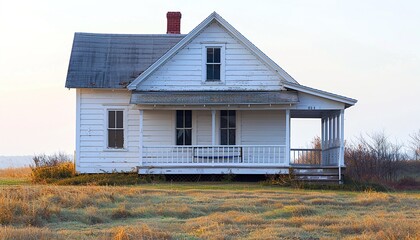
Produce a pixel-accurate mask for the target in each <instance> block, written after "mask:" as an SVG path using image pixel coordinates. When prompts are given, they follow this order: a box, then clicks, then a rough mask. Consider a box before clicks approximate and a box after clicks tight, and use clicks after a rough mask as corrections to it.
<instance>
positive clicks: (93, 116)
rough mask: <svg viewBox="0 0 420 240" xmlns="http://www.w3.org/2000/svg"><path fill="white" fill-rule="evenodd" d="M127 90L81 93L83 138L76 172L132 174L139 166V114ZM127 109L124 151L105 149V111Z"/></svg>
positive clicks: (86, 90)
mask: <svg viewBox="0 0 420 240" xmlns="http://www.w3.org/2000/svg"><path fill="white" fill-rule="evenodd" d="M130 96H131V93H130V92H129V91H126V90H101V89H98V90H96V89H80V110H79V113H80V138H79V141H80V142H79V144H78V146H79V150H78V154H79V156H77V159H78V160H77V162H76V170H77V171H78V172H81V173H102V172H113V171H118V172H120V171H133V170H135V168H136V166H137V165H138V162H139V157H138V151H139V148H138V145H139V111H138V110H134V109H132V107H130V106H129V101H130ZM107 108H124V109H125V110H126V114H125V117H126V119H125V122H124V124H125V128H126V131H125V134H126V136H125V140H126V142H125V146H126V149H125V150H124V151H112V150H109V149H106V133H107V129H106V122H105V121H106V109H107Z"/></svg>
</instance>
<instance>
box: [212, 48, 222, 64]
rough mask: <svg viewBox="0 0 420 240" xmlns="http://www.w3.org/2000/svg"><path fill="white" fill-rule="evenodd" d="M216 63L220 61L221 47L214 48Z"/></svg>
mask: <svg viewBox="0 0 420 240" xmlns="http://www.w3.org/2000/svg"><path fill="white" fill-rule="evenodd" d="M213 62H215V63H220V48H214V61H213Z"/></svg>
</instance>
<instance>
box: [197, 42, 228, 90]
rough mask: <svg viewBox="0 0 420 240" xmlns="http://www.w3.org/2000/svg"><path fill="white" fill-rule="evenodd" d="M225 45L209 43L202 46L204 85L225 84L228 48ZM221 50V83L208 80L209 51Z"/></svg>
mask: <svg viewBox="0 0 420 240" xmlns="http://www.w3.org/2000/svg"><path fill="white" fill-rule="evenodd" d="M225 45H226V44H225V43H208V44H202V53H201V56H202V71H201V73H202V83H203V84H209V85H219V84H224V83H225V64H226V47H225ZM208 48H220V81H217V80H216V81H211V80H210V81H209V80H207V49H208Z"/></svg>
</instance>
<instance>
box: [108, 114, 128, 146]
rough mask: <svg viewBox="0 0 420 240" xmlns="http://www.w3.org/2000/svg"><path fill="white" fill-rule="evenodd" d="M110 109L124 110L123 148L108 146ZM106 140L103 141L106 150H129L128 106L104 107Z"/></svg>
mask: <svg viewBox="0 0 420 240" xmlns="http://www.w3.org/2000/svg"><path fill="white" fill-rule="evenodd" d="M108 111H123V118H124V119H123V129H124V145H123V148H109V147H108V121H109V119H108ZM104 119H105V121H104V131H105V134H104V136H105V137H104V141H103V149H104V150H103V151H104V152H127V151H128V143H127V141H128V108H127V107H118V106H112V107H106V108H104Z"/></svg>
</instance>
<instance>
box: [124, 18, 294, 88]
mask: <svg viewBox="0 0 420 240" xmlns="http://www.w3.org/2000/svg"><path fill="white" fill-rule="evenodd" d="M214 21H216V22H218V23H219V24H220V25H221V26H223V27H224V28H225V29H226V30H227V31H228V32H229V33H230V34H232V35H233V36H234V37H236V38H237V39H238V40H239V41H240V42H241V43H242V44H243V45H244V46H245V47H246V48H248V49H249V50H250V51H251V52H253V53H254V54H255V55H256V56H257V57H258V58H259V59H260V60H261V61H263V62H264V63H265V64H267V66H269V67H270V68H272V69H273V70H274V71H275V72H277V73H278V74H279V75H280V77H282V79H284V80H285V81H286V82H292V83H297V81H296V80H294V79H293V78H292V77H291V76H290V75H289V74H288V73H287V72H286V71H284V70H283V69H282V68H281V67H280V66H279V65H277V64H276V63H275V62H274V61H273V60H271V59H270V58H269V57H268V56H267V55H265V54H264V53H263V52H262V51H261V50H260V49H258V48H257V47H256V46H255V45H254V44H252V43H251V42H250V41H249V40H248V39H247V38H245V37H244V36H243V35H242V34H241V33H240V32H239V31H238V30H236V29H235V28H234V27H233V26H232V25H230V24H229V23H228V22H227V21H226V20H224V19H223V18H222V17H221V16H220V15H219V14H217V13H216V12H213V13H212V14H210V15H209V16H208V17H207V18H206V19H204V20H203V21H202V22H201V23H200V24H199V25H198V26H197V27H195V28H194V29H193V30H192V31H191V32H190V33H188V34H187V35H186V36H185V37H184V38H183V39H182V40H181V41H179V42H178V43H177V44H176V45H175V46H174V47H173V48H172V49H170V50H169V51H168V52H166V53H165V54H164V55H163V56H162V57H161V58H160V59H158V60H157V61H156V62H154V63H153V64H152V65H151V66H150V67H149V68H148V69H146V70H145V71H144V72H143V73H142V74H141V75H140V76H138V77H137V78H136V79H135V80H134V81H133V82H132V83H130V84H129V85H128V87H127V88H128V89H129V90H135V89H136V87H137V85H138V84H139V83H140V82H141V81H143V80H144V79H146V78H147V77H148V76H150V74H152V73H153V72H154V71H156V70H157V69H158V68H159V67H160V66H161V65H163V64H164V63H166V62H167V61H168V60H169V59H170V58H171V57H173V56H174V55H175V54H177V52H178V51H179V50H181V49H182V48H183V47H185V46H186V45H187V44H189V43H190V42H191V41H192V40H193V39H194V38H195V37H196V36H198V35H199V34H200V33H201V32H202V31H203V30H204V29H205V28H206V27H207V26H209V25H210V24H212V23H213V22H214Z"/></svg>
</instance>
